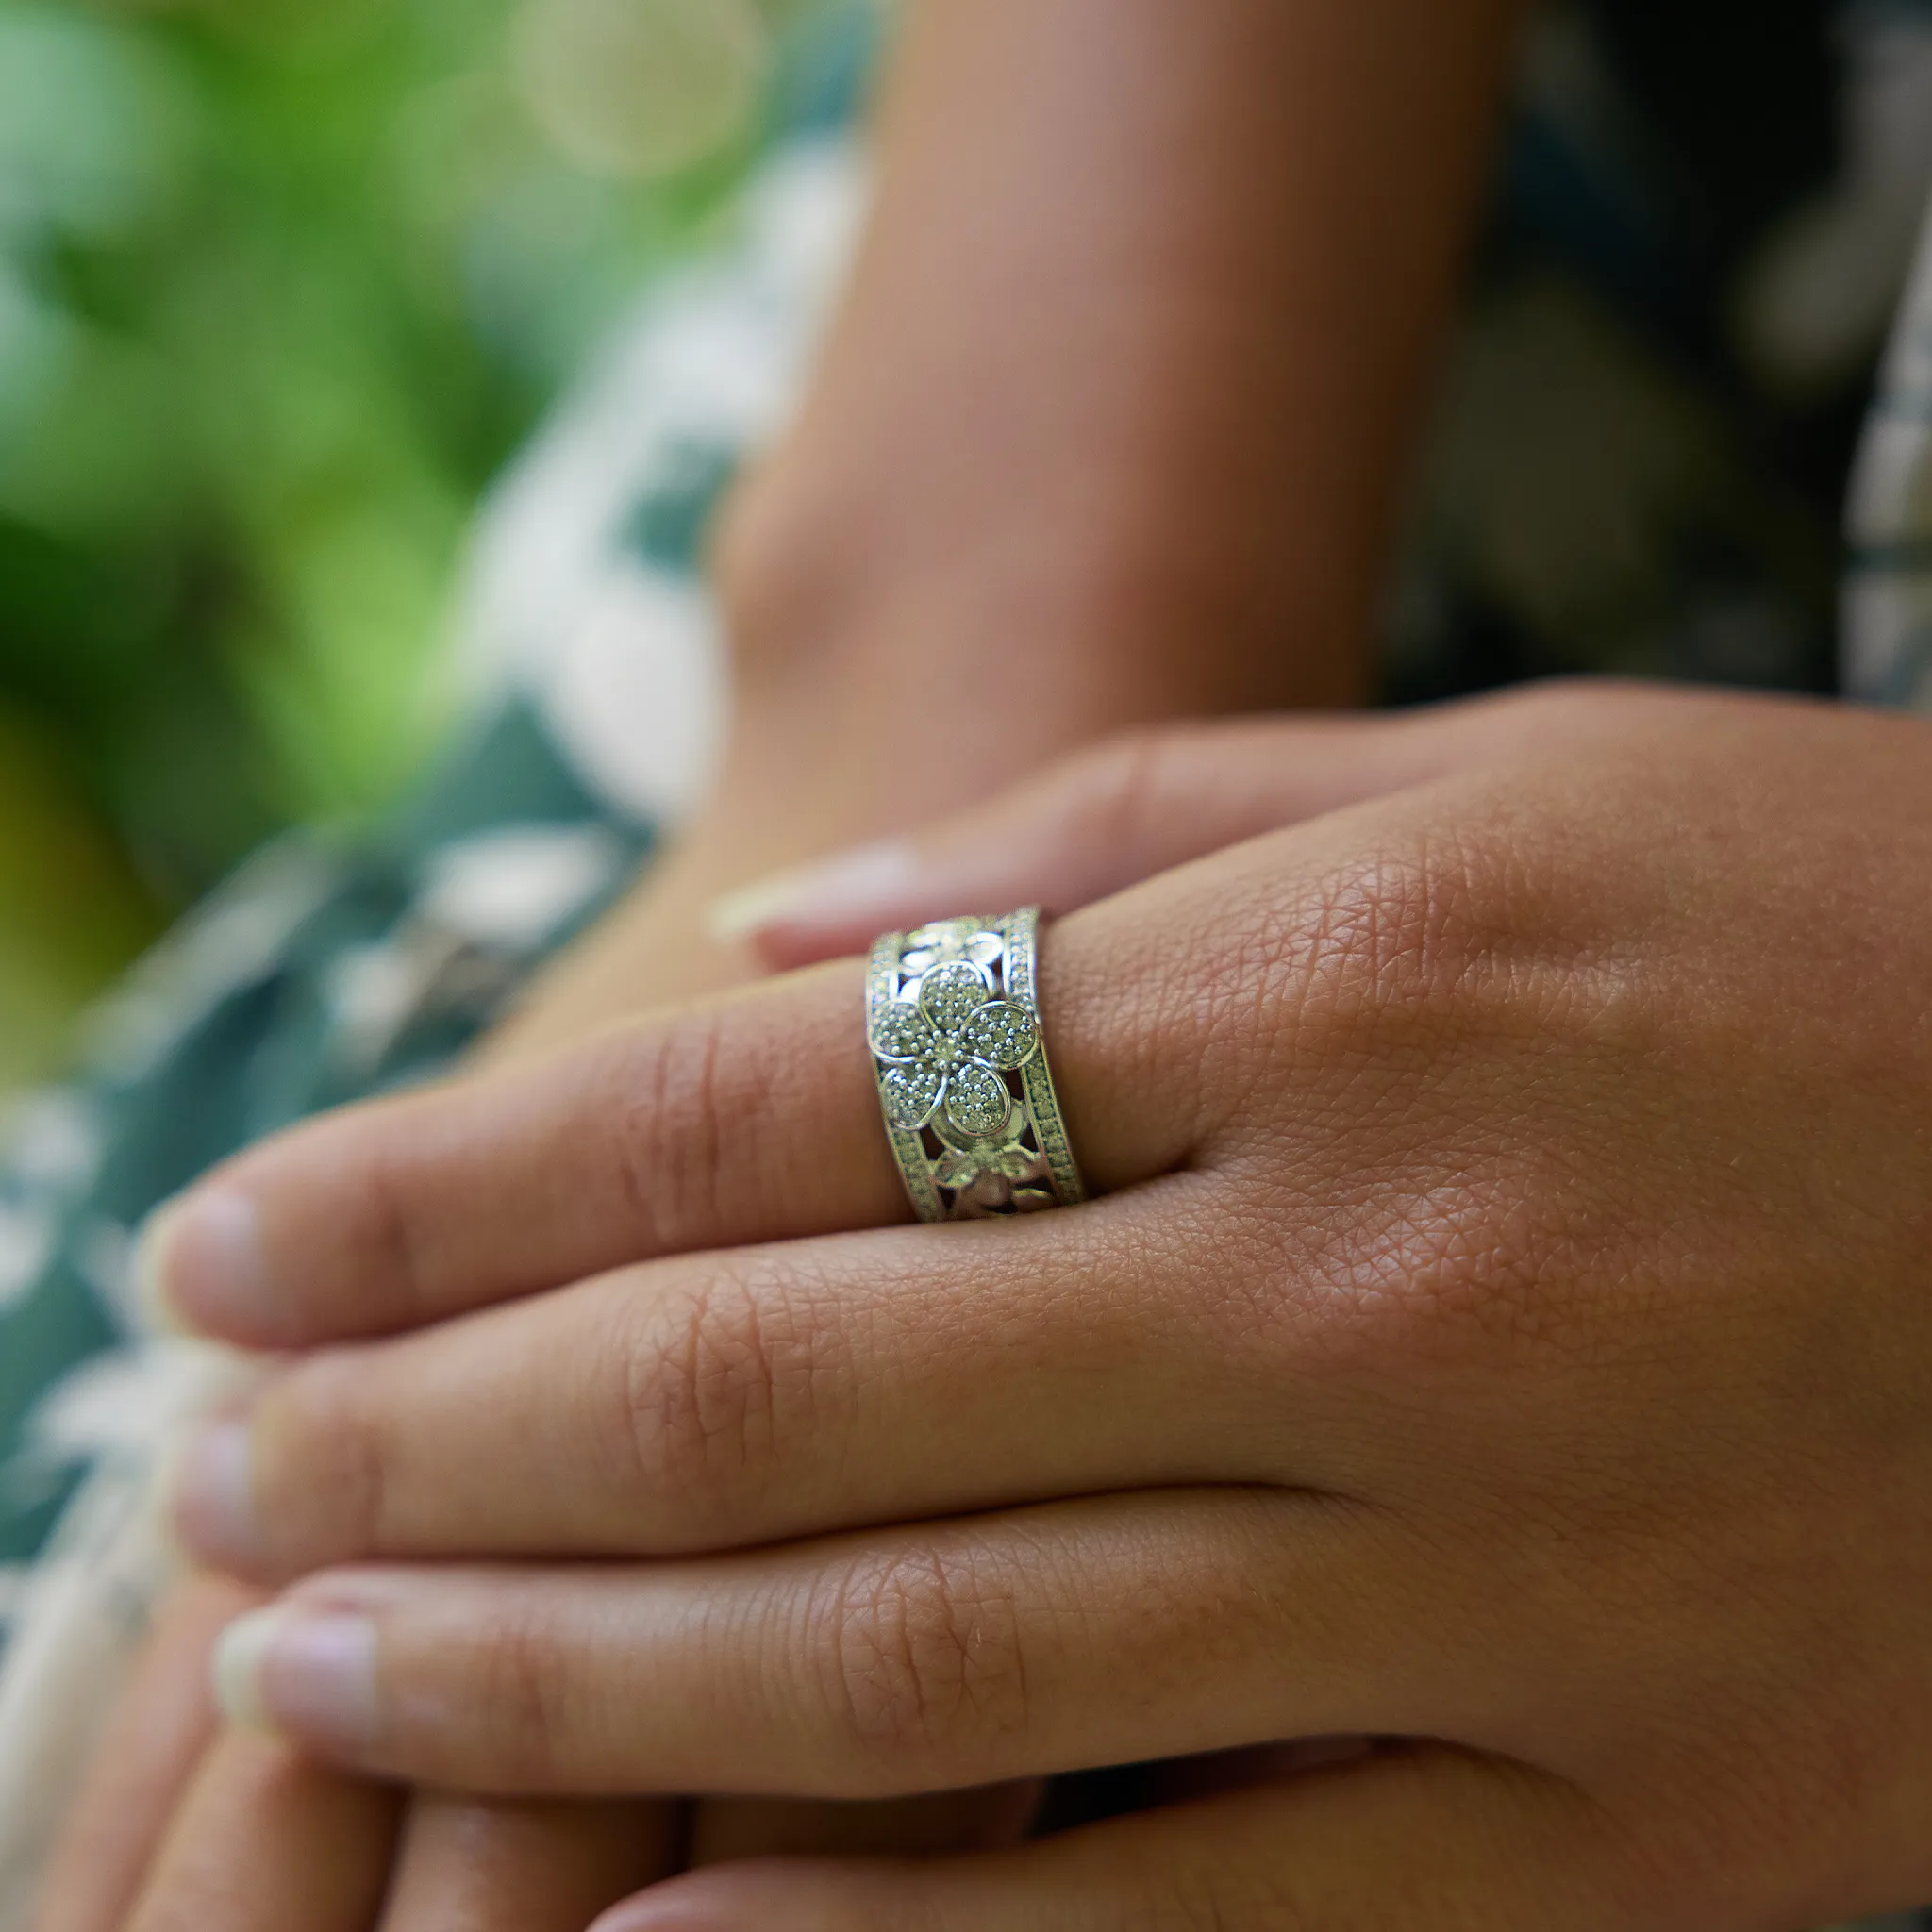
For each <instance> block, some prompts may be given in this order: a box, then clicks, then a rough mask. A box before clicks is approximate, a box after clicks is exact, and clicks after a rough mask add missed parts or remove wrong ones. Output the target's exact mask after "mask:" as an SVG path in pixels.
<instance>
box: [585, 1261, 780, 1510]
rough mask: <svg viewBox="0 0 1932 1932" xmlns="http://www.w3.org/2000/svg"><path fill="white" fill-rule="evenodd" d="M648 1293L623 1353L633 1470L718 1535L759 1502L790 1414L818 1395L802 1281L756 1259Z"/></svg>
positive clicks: (624, 1427) (624, 1411)
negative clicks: (802, 1335)
mask: <svg viewBox="0 0 1932 1932" xmlns="http://www.w3.org/2000/svg"><path fill="white" fill-rule="evenodd" d="M637 1303H638V1304H639V1306H638V1309H637V1312H636V1313H635V1314H634V1315H633V1316H632V1317H631V1318H630V1321H631V1326H630V1333H629V1335H628V1337H627V1338H626V1339H625V1341H623V1342H622V1343H621V1344H620V1346H619V1347H617V1348H616V1349H614V1350H613V1351H612V1353H611V1358H612V1360H613V1361H614V1362H615V1363H616V1364H617V1366H618V1370H619V1388H618V1404H619V1426H618V1429H617V1432H616V1435H617V1441H618V1443H619V1449H620V1454H621V1456H622V1457H623V1459H624V1462H625V1472H624V1474H625V1476H626V1478H627V1479H628V1480H629V1481H631V1482H633V1483H635V1484H637V1485H638V1486H639V1487H640V1488H641V1491H642V1492H643V1493H645V1494H647V1495H649V1496H651V1497H653V1498H654V1499H658V1500H659V1501H661V1503H663V1504H664V1505H666V1506H668V1507H671V1508H673V1509H675V1511H676V1512H677V1513H678V1514H679V1515H685V1514H689V1515H690V1516H691V1519H692V1520H693V1523H694V1524H703V1525H705V1526H706V1527H708V1529H709V1530H710V1531H711V1532H712V1533H713V1534H715V1533H717V1531H718V1529H719V1528H720V1526H721V1524H722V1523H723V1522H724V1521H725V1520H728V1518H729V1517H731V1516H733V1515H738V1514H741V1513H742V1512H743V1510H744V1509H745V1508H747V1507H751V1506H752V1505H753V1504H754V1502H755V1499H756V1494H757V1491H758V1480H759V1477H760V1475H761V1474H762V1473H763V1472H765V1471H767V1470H769V1469H771V1468H773V1467H774V1466H775V1463H776V1461H777V1438H778V1435H779V1432H780V1428H781V1424H785V1423H787V1422H789V1420H790V1415H791V1411H792V1410H793V1409H795V1408H797V1407H808V1405H809V1402H810V1394H811V1385H812V1380H813V1370H812V1363H811V1359H810V1350H809V1347H808V1344H801V1342H800V1341H799V1339H798V1327H799V1324H798V1323H797V1321H796V1319H795V1318H794V1316H793V1314H792V1312H791V1295H790V1284H789V1282H788V1283H786V1284H784V1285H782V1286H781V1285H780V1284H779V1283H778V1282H777V1281H776V1280H774V1275H773V1273H772V1271H770V1270H768V1269H767V1268H766V1267H764V1266H762V1265H760V1264H759V1263H758V1261H757V1259H756V1258H755V1257H751V1258H744V1259H740V1260H738V1261H735V1262H733V1263H731V1264H729V1265H726V1264H723V1263H721V1264H720V1265H718V1266H717V1267H715V1268H713V1269H711V1270H709V1271H708V1272H707V1273H706V1274H704V1275H703V1276H702V1277H700V1278H698V1279H695V1280H693V1281H691V1282H690V1283H688V1284H686V1285H685V1286H684V1287H682V1288H681V1289H680V1290H678V1291H675V1292H673V1293H670V1294H666V1295H663V1296H652V1297H638V1298H637Z"/></svg>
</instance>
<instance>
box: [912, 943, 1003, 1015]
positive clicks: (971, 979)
mask: <svg viewBox="0 0 1932 1932" xmlns="http://www.w3.org/2000/svg"><path fill="white" fill-rule="evenodd" d="M991 998H992V989H991V987H989V986H988V985H987V983H986V977H985V975H984V974H982V973H981V972H980V970H979V968H978V967H976V966H969V965H968V964H967V963H966V962H965V961H964V960H963V959H959V960H955V961H954V962H953V963H952V964H951V965H947V966H935V967H934V968H933V969H932V971H931V972H930V973H928V974H926V975H925V977H924V979H923V980H922V981H921V982H920V986H919V1010H920V1011H921V1012H922V1013H924V1015H925V1017H926V1018H927V1020H929V1021H930V1022H931V1023H932V1024H933V1025H934V1026H936V1027H937V1028H938V1029H939V1031H940V1032H941V1033H957V1032H958V1030H959V1028H960V1027H961V1026H963V1025H964V1024H966V1022H967V1021H968V1020H970V1019H971V1018H972V1017H973V1015H974V1013H976V1012H977V1011H978V1010H979V1009H980V1008H981V1007H983V1006H985V1005H986V1003H987V1002H988V1001H989V1000H991Z"/></svg>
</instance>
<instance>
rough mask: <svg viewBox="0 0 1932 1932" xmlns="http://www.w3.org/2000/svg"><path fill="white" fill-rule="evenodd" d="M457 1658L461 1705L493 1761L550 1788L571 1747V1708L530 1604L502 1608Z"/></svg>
mask: <svg viewBox="0 0 1932 1932" xmlns="http://www.w3.org/2000/svg"><path fill="white" fill-rule="evenodd" d="M474 1641H475V1645H476V1648H475V1653H474V1654H473V1655H472V1656H469V1657H465V1658H463V1659H462V1665H463V1679H464V1684H465V1688H466V1694H465V1699H464V1703H465V1706H466V1707H467V1708H468V1709H470V1710H471V1711H473V1712H474V1713H475V1723H476V1725H477V1728H478V1730H479V1731H480V1732H481V1734H482V1737H481V1740H480V1742H481V1744H482V1746H483V1748H484V1750H486V1751H487V1752H488V1753H489V1754H491V1757H493V1759H494V1760H495V1761H497V1762H500V1763H505V1764H513V1765H514V1766H515V1767H516V1770H517V1775H518V1777H519V1779H527V1780H528V1782H529V1785H530V1787H531V1789H533V1790H541V1789H543V1788H545V1787H546V1786H548V1785H549V1784H550V1783H551V1782H552V1780H553V1777H554V1774H555V1773H556V1771H557V1768H558V1766H559V1765H560V1764H562V1762H563V1761H564V1759H565V1757H566V1755H567V1752H568V1748H569V1745H570V1743H571V1741H572V1738H573V1731H574V1706H573V1701H572V1698H571V1694H570V1683H569V1678H568V1674H567V1673H566V1672H565V1671H564V1669H563V1668H562V1659H561V1657H560V1654H559V1652H558V1645H557V1643H556V1641H555V1640H554V1635H553V1633H552V1632H551V1631H550V1630H549V1629H548V1628H547V1627H546V1626H545V1625H544V1624H543V1623H542V1621H541V1616H540V1615H539V1614H538V1613H537V1612H536V1611H535V1609H534V1607H530V1606H511V1605H508V1604H504V1605H500V1606H498V1607H497V1610H496V1612H495V1613H494V1614H493V1615H492V1617H491V1620H490V1622H489V1624H488V1625H487V1626H485V1627H484V1628H483V1629H482V1630H481V1631H480V1633H479V1634H478V1635H477V1637H476V1638H475V1640H474Z"/></svg>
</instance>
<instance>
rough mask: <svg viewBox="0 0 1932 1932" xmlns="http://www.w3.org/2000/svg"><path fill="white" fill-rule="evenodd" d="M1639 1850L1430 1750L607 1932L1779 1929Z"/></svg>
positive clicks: (801, 1869) (670, 1891)
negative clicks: (769, 1931)
mask: <svg viewBox="0 0 1932 1932" xmlns="http://www.w3.org/2000/svg"><path fill="white" fill-rule="evenodd" d="M1624 1856H1625V1855H1624V1848H1623V1846H1622V1844H1621V1842H1620V1840H1619V1839H1618V1837H1617V1835H1616V1834H1615V1833H1614V1831H1613V1830H1612V1829H1611V1828H1610V1826H1609V1824H1608V1822H1607V1820H1606V1819H1605V1818H1604V1816H1603V1815H1602V1814H1601V1813H1600V1812H1599V1811H1597V1810H1596V1809H1595V1808H1594V1807H1591V1805H1590V1804H1589V1803H1588V1802H1587V1801H1586V1800H1584V1799H1583V1798H1582V1797H1580V1796H1579V1794H1578V1793H1577V1792H1576V1791H1575V1790H1574V1788H1572V1787H1570V1786H1568V1785H1564V1784H1561V1783H1558V1782H1557V1781H1555V1780H1553V1779H1549V1778H1545V1777H1543V1776H1541V1775H1539V1774H1535V1773H1532V1772H1528V1771H1525V1770H1524V1769H1522V1768H1521V1767H1518V1766H1514V1765H1509V1764H1505V1763H1499V1762H1497V1761H1495V1760H1492V1759H1486V1758H1481V1757H1471V1756H1466V1755H1463V1754H1461V1753H1457V1752H1454V1751H1449V1750H1444V1749H1441V1748H1436V1747H1421V1748H1417V1749H1414V1750H1412V1751H1405V1752H1400V1753H1392V1754H1385V1755H1382V1756H1379V1757H1372V1758H1368V1759H1364V1760H1362V1761H1360V1762H1358V1763H1357V1764H1353V1765H1350V1766H1348V1767H1346V1768H1343V1769H1338V1770H1334V1771H1329V1772H1324V1773H1322V1774H1317V1775H1312V1776H1307V1777H1304V1778H1299V1779H1295V1780H1293V1781H1291V1782H1290V1783H1288V1784H1286V1785H1282V1786H1277V1787H1273V1788H1262V1789H1258V1790H1250V1791H1244V1792H1242V1793H1240V1794H1239V1795H1236V1796H1232V1797H1224V1798H1219V1799H1215V1800H1213V1801H1212V1802H1209V1803H1206V1804H1200V1805H1191V1806H1187V1807H1176V1808H1175V1809H1173V1810H1169V1811H1157V1812H1150V1813H1143V1814H1141V1815H1139V1816H1136V1817H1132V1818H1126V1819H1121V1820H1118V1821H1115V1822H1112V1823H1109V1824H1100V1825H1093V1826H1090V1827H1088V1828H1086V1829H1084V1830H1080V1831H1074V1832H1068V1833H1065V1834H1063V1835H1061V1836H1059V1837H1056V1838H1051V1839H1046V1840H1041V1841H1040V1842H1038V1843H1035V1844H1030V1845H1025V1846H1023V1847H1020V1848H1018V1849H1016V1850H1012V1851H1007V1852H1002V1853H997V1854H994V1855H991V1856H989V1857H976V1858H959V1859H946V1860H943V1861H941V1862H939V1863H934V1864H926V1865H920V1864H910V1863H903V1862H902V1863H893V1864H862V1863H852V1864H843V1865H841V1864H835V1863H830V1862H824V1861H822V1862H817V1863H801V1862H788V1863H783V1864H776V1863H774V1864H764V1865H752V1866H746V1865H739V1866H729V1867H724V1868H722V1869H719V1870H715V1871H710V1872H704V1873H698V1874H692V1875H691V1876H689V1877H685V1878H680V1879H676V1880H675V1881H673V1882H672V1883H671V1884H669V1885H665V1886H661V1887H658V1889H657V1890H654V1891H650V1892H646V1893H645V1894H644V1895H643V1896H642V1897H641V1898H640V1899H637V1900H634V1901H632V1902H631V1903H629V1904H627V1905H625V1906H622V1907H618V1909H617V1910H615V1911H613V1912H611V1913H610V1914H609V1915H608V1917H606V1918H604V1919H601V1920H599V1921H598V1922H597V1924H596V1925H595V1926H594V1927H593V1928H592V1932H760V1928H762V1927H765V1926H768V1925H783V1926H785V1927H786V1932H1126V1928H1128V1927H1131V1928H1133V1932H1201V1928H1202V1927H1204V1926H1214V1927H1216V1928H1218V1932H1389V1928H1391V1927H1392V1926H1399V1927H1401V1928H1402V1932H1549V1928H1550V1927H1552V1926H1561V1927H1562V1928H1563V1932H1657V1927H1659V1926H1661V1925H1691V1924H1715V1923H1718V1922H1719V1919H1720V1917H1721V1918H1722V1922H1723V1923H1724V1924H1745V1923H1747V1922H1748V1923H1750V1924H1759V1923H1770V1920H1768V1919H1761V1918H1759V1917H1754V1916H1751V1915H1750V1914H1749V1912H1748V1911H1740V1909H1739V1908H1738V1905H1737V1901H1736V1899H1735V1897H1733V1899H1731V1900H1730V1901H1728V1902H1726V1903H1720V1902H1718V1901H1716V1900H1713V1899H1712V1898H1711V1897H1710V1891H1711V1879H1710V1877H1709V1876H1708V1875H1707V1874H1704V1873H1701V1872H1699V1871H1697V1870H1696V1869H1695V1867H1694V1865H1693V1863H1692V1861H1691V1860H1690V1859H1685V1860H1683V1861H1681V1869H1680V1868H1679V1866H1676V1865H1673V1864H1669V1863H1666V1862H1665V1861H1663V1860H1662V1859H1656V1860H1653V1861H1652V1863H1651V1864H1649V1865H1647V1866H1646V1865H1640V1863H1639V1861H1638V1860H1637V1859H1636V1858H1635V1857H1629V1858H1628V1862H1627V1864H1626V1863H1625V1862H1624ZM1678 1879H1681V1881H1682V1883H1681V1888H1679V1887H1678V1885H1677V1883H1676V1881H1677V1880H1678ZM1749 1882H1750V1881H1749V1880H1748V1879H1747V1880H1746V1881H1745V1884H1746V1886H1747V1887H1748V1885H1749ZM1700 1901H1701V1902H1702V1903H1703V1904H1704V1905H1705V1906H1707V1907H1709V1908H1710V1909H1709V1911H1708V1912H1707V1913H1700V1911H1699V1909H1698V1904H1699V1902H1700ZM1779 1923H1783V1921H1782V1920H1780V1921H1779Z"/></svg>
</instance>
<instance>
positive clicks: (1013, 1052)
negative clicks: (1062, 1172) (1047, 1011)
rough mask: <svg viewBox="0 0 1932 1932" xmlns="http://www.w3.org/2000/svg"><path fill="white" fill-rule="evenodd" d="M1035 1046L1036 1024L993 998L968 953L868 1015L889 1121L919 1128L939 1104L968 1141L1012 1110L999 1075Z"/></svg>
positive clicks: (984, 1135)
mask: <svg viewBox="0 0 1932 1932" xmlns="http://www.w3.org/2000/svg"><path fill="white" fill-rule="evenodd" d="M1039 1045H1040V1023H1039V1022H1038V1020H1036V1019H1035V1018H1034V1015H1033V1012H1032V1009H1031V1008H1027V1007H1023V1006H1021V1005H1020V1004H1019V1003H1018V1002H1017V1001H1014V1000H996V999H994V998H993V996H992V989H991V986H990V985H989V984H988V983H987V976H986V972H985V969H984V968H983V967H981V966H977V965H975V964H974V963H973V962H972V961H971V960H969V959H954V960H949V961H947V962H945V963H944V964H942V965H938V966H935V967H933V968H932V969H931V971H929V972H928V973H926V974H925V975H924V977H923V978H922V979H921V980H920V982H919V988H918V996H917V999H916V1000H894V1001H893V1002H892V1003H891V1006H888V1007H882V1008H879V1010H878V1011H877V1012H876V1013H875V1014H874V1016H873V1022H872V1050H873V1052H874V1053H875V1054H876V1055H877V1056H878V1057H879V1058H880V1059H882V1060H884V1061H885V1062H886V1063H887V1067H886V1073H885V1076H884V1078H883V1079H882V1080H881V1081H880V1083H879V1091H880V1093H881V1095H882V1096H883V1097H884V1100H885V1107H886V1117H887V1119H889V1120H890V1121H891V1123H892V1124H893V1125H894V1126H895V1127H904V1128H908V1129H915V1128H919V1127H923V1126H924V1125H925V1124H926V1123H927V1122H928V1121H930V1120H931V1119H932V1117H933V1116H934V1115H935V1114H936V1113H938V1112H939V1110H940V1109H941V1107H943V1108H945V1114H946V1119H947V1121H948V1122H949V1123H950V1124H951V1125H952V1126H953V1127H954V1128H956V1129H957V1130H958V1133H960V1134H961V1135H963V1136H964V1137H965V1138H966V1139H968V1140H985V1139H990V1138H991V1137H993V1136H996V1135H998V1134H999V1133H1000V1132H1001V1130H1002V1129H1003V1128H1004V1127H1005V1126H1006V1124H1007V1122H1008V1119H1010V1118H1011V1115H1012V1111H1013V1096H1012V1095H1011V1094H1010V1093H1009V1092H1008V1091H1007V1083H1006V1080H1005V1079H1004V1078H1003V1077H1002V1076H1003V1075H1004V1074H1007V1073H1008V1072H1009V1071H1011V1069H1013V1068H1015V1067H1024V1065H1025V1064H1026V1062H1027V1061H1028V1060H1029V1059H1031V1058H1033V1055H1034V1053H1035V1051H1036V1050H1037V1049H1038V1047H1039Z"/></svg>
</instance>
